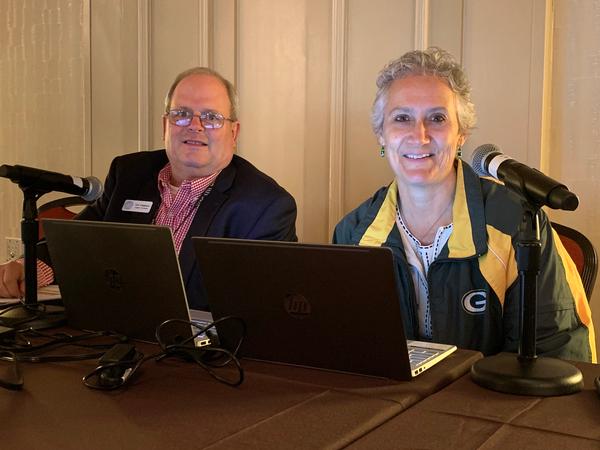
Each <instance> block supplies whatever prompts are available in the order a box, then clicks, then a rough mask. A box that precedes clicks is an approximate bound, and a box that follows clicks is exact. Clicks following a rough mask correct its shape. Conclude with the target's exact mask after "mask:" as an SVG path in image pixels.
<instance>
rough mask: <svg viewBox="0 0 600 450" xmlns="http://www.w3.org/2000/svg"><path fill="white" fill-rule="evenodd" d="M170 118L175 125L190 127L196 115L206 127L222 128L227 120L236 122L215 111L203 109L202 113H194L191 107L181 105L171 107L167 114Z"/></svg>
mask: <svg viewBox="0 0 600 450" xmlns="http://www.w3.org/2000/svg"><path fill="white" fill-rule="evenodd" d="M166 116H167V118H168V120H169V122H170V123H172V124H173V125H176V126H178V127H188V126H190V124H191V123H192V120H194V116H196V117H198V118H199V119H200V123H201V124H202V126H203V127H204V128H209V129H215V128H221V127H222V126H223V123H224V122H225V121H226V120H229V121H230V122H235V120H233V119H230V118H229V117H224V116H223V114H220V113H218V112H214V111H203V112H201V113H200V114H194V111H193V110H191V109H190V108H186V107H179V108H174V109H171V110H170V111H169V112H167V114H166Z"/></svg>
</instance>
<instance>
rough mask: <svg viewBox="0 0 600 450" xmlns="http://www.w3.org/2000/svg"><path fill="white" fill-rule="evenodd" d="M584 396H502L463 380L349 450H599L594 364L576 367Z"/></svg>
mask: <svg viewBox="0 0 600 450" xmlns="http://www.w3.org/2000/svg"><path fill="white" fill-rule="evenodd" d="M573 364H574V365H576V366H577V367H579V369H580V370H581V371H582V373H583V375H584V381H585V388H584V390H583V391H582V392H579V393H577V394H573V395H566V396H560V397H529V396H519V395H509V394H502V393H499V392H494V391H490V390H487V389H484V388H482V387H480V386H478V385H477V384H475V383H474V382H473V381H472V380H471V377H470V375H468V374H467V375H464V376H463V377H461V378H460V379H459V380H457V381H455V382H454V383H452V384H450V385H449V386H447V387H446V388H444V389H442V390H441V391H439V392H437V393H436V394H434V395H431V396H429V397H427V398H426V399H424V400H423V401H421V402H419V403H417V404H415V405H414V406H413V407H411V408H410V409H408V410H406V411H405V412H403V413H402V414H400V415H398V416H397V417H394V418H392V419H391V420H389V421H388V422H386V423H385V424H383V425H382V426H381V427H379V428H378V429H377V430H374V431H372V432H371V433H369V434H368V435H366V436H364V437H362V438H361V439H359V440H358V441H356V442H355V443H354V444H353V445H351V446H350V448H352V449H363V448H364V449H374V448H376V449H388V448H389V449H392V448H393V449H398V448H429V449H437V448H440V449H442V448H443V449H449V448H456V449H475V448H477V449H480V448H481V449H488V448H490V449H491V448H500V449H544V450H549V449H567V448H569V449H571V448H573V449H592V448H593V449H599V448H600V397H599V396H598V394H597V392H596V390H595V387H594V385H593V379H594V378H595V377H596V376H598V375H600V366H599V365H596V364H586V363H573Z"/></svg>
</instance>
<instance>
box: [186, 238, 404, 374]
mask: <svg viewBox="0 0 600 450" xmlns="http://www.w3.org/2000/svg"><path fill="white" fill-rule="evenodd" d="M193 241H194V246H195V250H196V255H197V260H198V265H199V268H200V271H201V272H202V275H203V279H204V283H205V287H206V290H207V293H208V301H209V304H210V307H211V311H212V314H213V318H215V319H218V318H221V317H224V316H230V315H231V316H236V317H240V318H242V319H243V320H244V321H245V323H246V326H247V337H246V340H245V342H244V345H243V347H242V350H241V352H242V355H243V356H246V357H250V358H254V359H261V360H267V361H275V362H282V363H289V364H296V365H304V366H312V367H319V368H325V369H332V370H339V371H346V372H355V373H361V374H369V375H375V376H383V377H389V378H395V379H405V380H408V379H410V378H411V375H410V364H409V359H408V353H407V350H406V338H405V335H404V331H403V326H402V317H401V313H400V303H399V299H398V294H397V290H396V283H395V269H394V264H393V256H392V252H391V250H390V249H388V248H381V247H377V248H375V247H357V246H341V245H315V244H298V243H287V242H269V241H247V240H237V239H219V238H193ZM218 331H219V336H220V338H221V341H222V343H224V344H225V345H232V343H231V342H228V337H229V334H230V333H231V335H232V336H236V337H237V332H236V331H233V330H227V329H226V328H223V327H221V328H218ZM232 340H233V339H232Z"/></svg>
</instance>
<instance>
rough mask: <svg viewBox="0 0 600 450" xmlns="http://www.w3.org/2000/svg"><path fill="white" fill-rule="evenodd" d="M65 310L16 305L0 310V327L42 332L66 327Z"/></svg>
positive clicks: (42, 305) (53, 307)
mask: <svg viewBox="0 0 600 450" xmlns="http://www.w3.org/2000/svg"><path fill="white" fill-rule="evenodd" d="M66 323H67V318H66V316H65V308H63V307H62V306H55V305H46V304H39V303H38V304H37V305H35V306H34V307H28V306H27V305H17V306H16V307H12V308H10V307H9V308H8V310H5V311H3V310H0V325H3V326H5V327H11V328H16V329H23V328H32V329H34V330H44V329H46V328H55V327H60V326H63V325H66Z"/></svg>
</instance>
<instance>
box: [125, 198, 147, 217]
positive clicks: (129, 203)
mask: <svg viewBox="0 0 600 450" xmlns="http://www.w3.org/2000/svg"><path fill="white" fill-rule="evenodd" d="M151 209H152V202H147V201H144V200H125V203H123V207H122V208H121V210H123V211H127V212H138V213H146V214H147V213H149V212H150V210H151Z"/></svg>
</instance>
